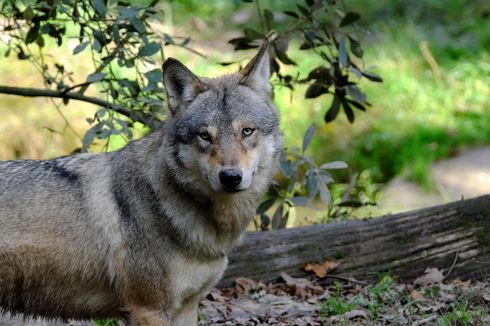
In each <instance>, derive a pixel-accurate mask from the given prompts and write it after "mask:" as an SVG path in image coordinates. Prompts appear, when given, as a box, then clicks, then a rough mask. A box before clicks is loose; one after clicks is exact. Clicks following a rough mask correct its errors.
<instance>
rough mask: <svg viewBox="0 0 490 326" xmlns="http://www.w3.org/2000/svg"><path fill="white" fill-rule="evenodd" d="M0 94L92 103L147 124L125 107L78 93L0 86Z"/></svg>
mask: <svg viewBox="0 0 490 326" xmlns="http://www.w3.org/2000/svg"><path fill="white" fill-rule="evenodd" d="M0 94H8V95H19V96H27V97H53V98H61V99H68V100H77V101H82V102H87V103H92V104H96V105H100V106H103V107H105V108H107V109H109V110H112V111H114V112H117V113H119V114H122V115H124V116H126V117H128V118H131V119H132V120H134V121H137V122H141V123H142V124H144V125H147V124H148V122H147V121H145V120H144V119H143V117H142V116H140V115H137V114H135V113H136V112H131V110H130V109H128V108H127V107H124V106H122V105H118V104H114V103H109V102H107V101H104V100H101V99H99V98H96V97H90V96H85V95H82V94H80V93H78V92H77V93H74V92H65V91H63V90H61V91H54V90H50V89H38V88H23V87H10V86H0Z"/></svg>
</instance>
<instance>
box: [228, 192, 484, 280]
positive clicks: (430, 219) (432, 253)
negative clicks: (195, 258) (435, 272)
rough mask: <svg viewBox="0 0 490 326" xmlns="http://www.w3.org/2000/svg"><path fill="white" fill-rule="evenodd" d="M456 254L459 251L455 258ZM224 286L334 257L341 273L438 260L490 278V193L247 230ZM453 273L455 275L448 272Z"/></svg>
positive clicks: (414, 267)
mask: <svg viewBox="0 0 490 326" xmlns="http://www.w3.org/2000/svg"><path fill="white" fill-rule="evenodd" d="M456 256H457V258H456ZM229 259H230V264H229V267H228V269H227V270H226V272H225V275H224V278H223V280H222V281H221V282H220V284H219V285H220V286H228V285H231V284H233V281H234V279H235V278H237V277H239V276H243V277H249V278H252V279H257V280H274V279H277V278H278V277H279V274H280V273H281V272H286V273H288V274H289V275H291V276H295V277H302V276H305V275H306V272H305V271H304V270H303V267H304V265H305V264H307V263H311V262H323V261H325V260H335V261H337V262H339V263H340V266H339V267H338V268H337V269H336V270H335V271H334V273H335V274H337V275H343V276H352V277H355V278H356V279H358V280H369V281H373V280H376V279H377V278H378V277H379V276H380V275H382V274H383V273H387V272H389V273H391V275H396V276H398V277H400V279H401V280H402V281H408V280H413V279H414V278H416V277H418V276H420V275H421V274H423V272H424V271H425V269H426V268H428V267H436V268H439V269H440V270H442V271H444V273H445V275H447V276H448V277H449V278H457V277H459V278H463V279H464V278H472V279H483V280H486V279H489V277H490V276H489V275H490V195H486V196H482V197H478V198H474V199H469V200H462V201H458V202H454V203H450V204H447V205H442V206H436V207H431V208H426V209H421V210H416V211H411V212H407V213H402V214H396V215H387V216H383V217H379V218H376V219H372V220H364V221H345V222H338V223H333V224H325V225H313V226H308V227H301V228H293V229H285V230H276V231H269V232H254V233H248V234H247V235H246V236H245V238H244V241H243V243H242V244H241V245H240V246H239V247H238V248H236V250H235V251H234V252H232V254H231V255H230V257H229ZM449 274H450V275H449Z"/></svg>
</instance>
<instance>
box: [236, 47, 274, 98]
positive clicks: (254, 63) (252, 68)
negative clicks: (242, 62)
mask: <svg viewBox="0 0 490 326" xmlns="http://www.w3.org/2000/svg"><path fill="white" fill-rule="evenodd" d="M268 48H269V44H268V43H267V42H266V43H264V44H263V45H262V47H261V48H260V50H259V53H257V55H256V56H255V57H254V58H253V59H252V60H251V61H250V62H249V63H248V64H247V65H246V66H245V68H243V69H242V70H240V74H242V76H243V78H242V80H241V83H242V84H244V85H247V86H248V87H250V88H252V89H254V90H256V91H257V92H259V93H261V94H263V95H265V96H268V97H271V96H272V86H271V84H270V83H269V78H270V76H271V70H270V62H269V60H270V59H269V51H268Z"/></svg>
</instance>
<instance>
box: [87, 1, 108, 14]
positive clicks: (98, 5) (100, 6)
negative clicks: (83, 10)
mask: <svg viewBox="0 0 490 326" xmlns="http://www.w3.org/2000/svg"><path fill="white" fill-rule="evenodd" d="M90 3H91V4H92V7H93V8H94V9H95V12H96V13H97V15H99V17H101V18H105V13H106V7H105V2H104V0H90Z"/></svg>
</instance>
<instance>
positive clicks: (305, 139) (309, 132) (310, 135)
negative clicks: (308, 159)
mask: <svg viewBox="0 0 490 326" xmlns="http://www.w3.org/2000/svg"><path fill="white" fill-rule="evenodd" d="M315 129H316V126H315V124H314V123H312V124H311V125H310V126H309V127H308V130H306V132H305V135H304V136H303V152H304V151H305V150H306V149H307V148H308V146H309V145H310V143H311V140H312V138H313V135H314V134H315Z"/></svg>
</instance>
